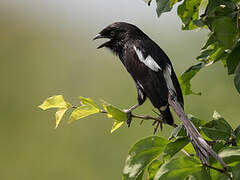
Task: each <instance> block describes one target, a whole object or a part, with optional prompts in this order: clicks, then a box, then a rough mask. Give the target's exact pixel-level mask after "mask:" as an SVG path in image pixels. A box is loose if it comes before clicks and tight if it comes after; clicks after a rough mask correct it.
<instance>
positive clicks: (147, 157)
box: [123, 136, 168, 180]
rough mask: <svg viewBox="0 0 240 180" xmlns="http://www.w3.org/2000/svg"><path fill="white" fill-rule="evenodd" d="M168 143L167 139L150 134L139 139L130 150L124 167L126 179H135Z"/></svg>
mask: <svg viewBox="0 0 240 180" xmlns="http://www.w3.org/2000/svg"><path fill="white" fill-rule="evenodd" d="M167 143H168V140H167V139H164V138H161V137H157V136H150V137H147V138H144V139H142V140H140V141H138V142H137V143H136V144H135V145H134V146H133V147H132V148H131V149H130V151H129V153H128V156H127V158H126V161H125V165H124V169H123V179H124V180H135V179H136V178H138V176H140V175H141V173H142V171H143V170H144V169H145V168H146V167H147V165H148V164H149V163H150V162H151V161H152V160H154V159H155V158H157V157H158V156H159V155H160V154H161V153H162V151H163V149H164V147H165V146H166V144H167Z"/></svg>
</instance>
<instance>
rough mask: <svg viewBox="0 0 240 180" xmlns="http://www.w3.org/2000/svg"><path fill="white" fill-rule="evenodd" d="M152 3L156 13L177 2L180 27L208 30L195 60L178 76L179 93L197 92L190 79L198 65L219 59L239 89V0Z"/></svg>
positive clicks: (198, 68)
mask: <svg viewBox="0 0 240 180" xmlns="http://www.w3.org/2000/svg"><path fill="white" fill-rule="evenodd" d="M146 2H147V3H148V4H150V3H151V1H149V0H148V1H146ZM177 2H180V3H177ZM156 3H157V9H156V11H157V15H158V16H160V15H161V14H162V13H165V12H169V11H171V9H172V7H173V6H174V5H176V6H178V7H177V13H178V16H179V17H180V19H181V20H182V23H183V25H182V30H194V29H208V30H209V34H208V37H207V41H206V43H205V44H204V45H203V47H202V49H201V52H200V55H199V56H198V57H196V60H197V61H198V63H197V64H196V65H193V66H191V67H190V68H188V69H187V70H186V71H185V72H183V74H182V75H181V76H180V77H179V82H180V85H181V88H182V91H183V94H184V95H189V94H196V95H200V94H201V93H199V92H198V93H196V92H193V91H192V89H191V83H190V81H191V79H192V78H193V77H194V76H195V75H196V74H197V73H198V72H199V71H200V70H201V69H202V68H204V67H207V66H210V65H212V64H214V63H216V62H221V63H222V65H223V66H224V67H225V68H227V71H228V74H229V75H234V84H235V87H236V89H237V91H238V92H239V93H240V42H239V37H240V34H239V13H240V9H239V6H238V3H239V0H208V1H207V2H206V0H156ZM202 11H204V13H203V14H201V15H200V12H202Z"/></svg>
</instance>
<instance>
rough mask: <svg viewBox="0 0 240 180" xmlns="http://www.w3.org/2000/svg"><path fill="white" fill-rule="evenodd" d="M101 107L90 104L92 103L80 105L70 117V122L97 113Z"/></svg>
mask: <svg viewBox="0 0 240 180" xmlns="http://www.w3.org/2000/svg"><path fill="white" fill-rule="evenodd" d="M99 112H100V111H99V109H98V108H96V107H94V106H90V105H83V106H80V107H78V108H77V109H75V110H74V111H73V112H72V114H71V116H70V118H69V122H70V123H71V122H73V121H76V120H78V119H82V118H84V117H87V116H89V115H92V114H96V113H99Z"/></svg>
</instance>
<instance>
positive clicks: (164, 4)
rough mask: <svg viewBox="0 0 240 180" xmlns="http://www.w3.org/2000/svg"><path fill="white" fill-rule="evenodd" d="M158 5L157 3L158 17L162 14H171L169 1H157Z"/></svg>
mask: <svg viewBox="0 0 240 180" xmlns="http://www.w3.org/2000/svg"><path fill="white" fill-rule="evenodd" d="M156 3H157V9H156V11H157V15H158V17H160V16H161V14H162V13H164V12H169V11H171V9H172V7H170V3H169V0H156Z"/></svg>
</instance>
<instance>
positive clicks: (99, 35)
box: [93, 34, 104, 40]
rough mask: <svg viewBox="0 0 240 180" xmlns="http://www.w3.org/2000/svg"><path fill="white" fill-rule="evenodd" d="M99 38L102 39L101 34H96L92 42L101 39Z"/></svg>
mask: <svg viewBox="0 0 240 180" xmlns="http://www.w3.org/2000/svg"><path fill="white" fill-rule="evenodd" d="M101 38H104V37H103V36H102V35H101V34H97V35H96V36H95V37H94V38H93V40H96V39H101Z"/></svg>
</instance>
